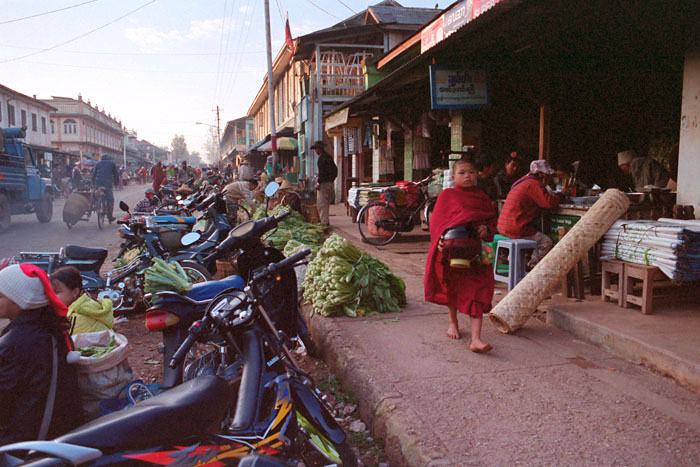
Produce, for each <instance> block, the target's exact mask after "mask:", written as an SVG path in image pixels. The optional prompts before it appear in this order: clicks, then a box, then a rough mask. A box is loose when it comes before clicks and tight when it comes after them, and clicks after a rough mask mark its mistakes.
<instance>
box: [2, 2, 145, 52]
mask: <svg viewBox="0 0 700 467" xmlns="http://www.w3.org/2000/svg"><path fill="white" fill-rule="evenodd" d="M155 2H156V0H151V1H150V2H146V3H144V4H143V5H141V6H140V7H138V8H135V9H133V10H131V11H130V12H128V13H126V14H124V15H122V16H120V17H119V18H116V19H113V20H112V21H110V22H108V23H105V24H103V25H102V26H99V27H97V28H95V29H92V30H90V31H88V32H85V33H83V34H80V35H79V36H76V37H74V38H72V39H68V40H67V41H63V42H61V43H60V44H56V45H54V46H52V47H48V48H46V49H41V50H39V51H37V52H32V53H30V54H26V55H22V56H20V57H14V58H8V59H7V60H3V61H1V62H0V63H7V62H14V61H15V60H21V59H23V58H27V57H31V56H33V55H39V54H41V53H44V52H48V51H50V50H54V49H57V48H59V47H61V46H63V45H66V44H70V43H71V42H75V41H77V40H78V39H80V38H82V37H85V36H88V35H90V34H92V33H93V32H97V31H99V30H100V29H104V28H106V27H107V26H109V25H111V24H114V23H116V22H117V21H119V20H121V19H124V18H126V17H127V16H129V15H132V14H134V13H136V12H137V11H139V10H141V9H142V8H145V7H147V6H148V5H150V4H151V3H155Z"/></svg>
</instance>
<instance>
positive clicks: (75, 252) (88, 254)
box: [64, 245, 107, 263]
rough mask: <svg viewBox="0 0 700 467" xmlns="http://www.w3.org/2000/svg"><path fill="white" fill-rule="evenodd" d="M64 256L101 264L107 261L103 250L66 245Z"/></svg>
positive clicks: (105, 252) (105, 251)
mask: <svg viewBox="0 0 700 467" xmlns="http://www.w3.org/2000/svg"><path fill="white" fill-rule="evenodd" d="M64 252H65V255H66V257H68V258H71V259H83V260H93V261H99V262H100V263H103V262H104V260H105V259H107V250H105V249H104V248H86V247H84V246H77V245H68V246H66V248H65V250H64Z"/></svg>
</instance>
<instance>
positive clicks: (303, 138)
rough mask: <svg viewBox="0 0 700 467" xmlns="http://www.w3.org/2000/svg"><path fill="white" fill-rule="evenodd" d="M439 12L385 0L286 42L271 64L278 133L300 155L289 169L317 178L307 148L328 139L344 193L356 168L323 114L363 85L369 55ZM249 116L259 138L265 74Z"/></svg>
mask: <svg viewBox="0 0 700 467" xmlns="http://www.w3.org/2000/svg"><path fill="white" fill-rule="evenodd" d="M439 12H440V10H436V9H432V8H407V7H404V6H402V5H401V4H400V3H398V2H397V1H395V0H384V1H382V2H380V3H378V4H376V5H372V6H369V7H368V8H367V9H365V10H363V11H361V12H359V13H357V14H355V15H353V16H351V17H349V18H347V19H345V20H343V21H341V22H339V23H338V24H335V25H333V26H331V27H329V28H326V29H322V30H319V31H315V32H313V33H310V34H306V35H304V36H300V37H298V38H297V39H296V40H295V48H294V55H293V56H292V50H291V49H290V48H289V47H288V46H286V45H285V46H284V47H283V48H282V50H280V52H279V53H278V54H277V57H276V58H275V60H274V63H273V70H272V75H273V81H274V89H275V91H274V107H275V109H274V110H275V128H276V132H277V134H278V135H282V136H292V137H294V139H296V142H297V144H296V146H297V148H298V150H297V155H298V158H297V159H296V161H294V162H293V163H292V164H290V165H289V168H290V169H295V170H298V172H299V176H300V177H301V178H307V179H309V178H313V177H314V176H315V174H316V172H317V168H316V162H317V157H316V155H315V154H311V151H310V149H309V148H310V146H311V145H312V144H313V142H314V141H317V140H325V141H326V142H327V143H328V144H327V147H328V150H329V152H330V153H331V154H333V155H334V156H335V158H336V163H337V164H338V168H339V177H338V183H337V191H338V194H340V193H342V191H343V190H342V189H341V187H342V183H343V181H344V180H345V178H347V177H348V176H350V175H351V174H352V169H351V168H350V167H349V165H348V164H347V163H346V162H345V161H344V160H343V157H344V154H346V153H347V151H343V150H342V141H343V139H342V133H341V134H340V135H336V136H341V137H336V138H333V139H332V140H331V139H330V138H329V137H328V136H327V135H326V131H325V125H324V120H325V117H326V116H327V114H328V112H329V111H330V109H332V108H333V107H335V106H337V105H339V104H341V103H342V102H345V101H347V100H349V99H352V98H353V97H354V96H356V95H359V94H360V93H362V92H363V91H364V90H365V88H366V77H365V73H364V70H363V62H364V61H365V60H367V59H369V58H371V57H375V56H377V57H378V56H380V55H383V54H384V53H386V52H387V51H389V50H390V49H391V48H393V47H394V46H396V45H398V44H399V43H401V42H402V41H403V40H404V39H405V38H407V37H409V36H410V35H411V34H412V33H413V32H414V31H416V30H418V29H419V28H420V27H421V26H422V25H423V24H425V23H427V22H428V21H429V20H431V19H432V18H433V17H435V16H436V15H437V14H438V13H439ZM248 116H249V117H252V118H253V119H254V121H255V136H256V140H258V141H264V140H265V139H266V138H267V137H268V136H269V134H270V122H269V119H270V112H269V108H268V85H267V79H265V80H264V82H263V85H262V86H261V88H260V90H259V91H258V93H257V95H256V96H255V99H254V100H253V103H252V105H251V106H250V108H249V110H248ZM356 147H358V148H361V145H359V146H356ZM360 150H361V149H360ZM370 157H371V156H370ZM338 199H341V198H340V197H338Z"/></svg>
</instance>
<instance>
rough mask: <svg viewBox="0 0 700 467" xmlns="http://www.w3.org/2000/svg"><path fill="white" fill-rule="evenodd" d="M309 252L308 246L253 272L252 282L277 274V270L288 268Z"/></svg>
mask: <svg viewBox="0 0 700 467" xmlns="http://www.w3.org/2000/svg"><path fill="white" fill-rule="evenodd" d="M310 254H311V250H309V249H308V248H307V249H306V250H303V251H300V252H299V253H297V254H295V255H292V256H290V257H289V258H285V259H283V260H282V261H280V262H278V263H273V264H271V265H269V266H268V267H266V268H265V269H263V270H262V271H260V272H259V273H257V274H255V275H254V276H253V281H252V282H254V283H255V282H258V281H260V280H263V279H265V278H266V277H269V276H274V275H275V274H277V272H279V271H282V270H284V269H287V268H290V267H292V266H294V265H295V264H296V263H298V262H299V261H301V260H302V259H304V258H306V257H307V256H309V255H310Z"/></svg>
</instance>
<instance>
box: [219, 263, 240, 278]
mask: <svg viewBox="0 0 700 467" xmlns="http://www.w3.org/2000/svg"><path fill="white" fill-rule="evenodd" d="M234 274H238V269H237V268H236V266H235V265H234V264H233V261H232V260H231V258H224V259H217V260H216V279H217V280H221V279H223V278H225V277H228V276H233V275H234Z"/></svg>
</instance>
